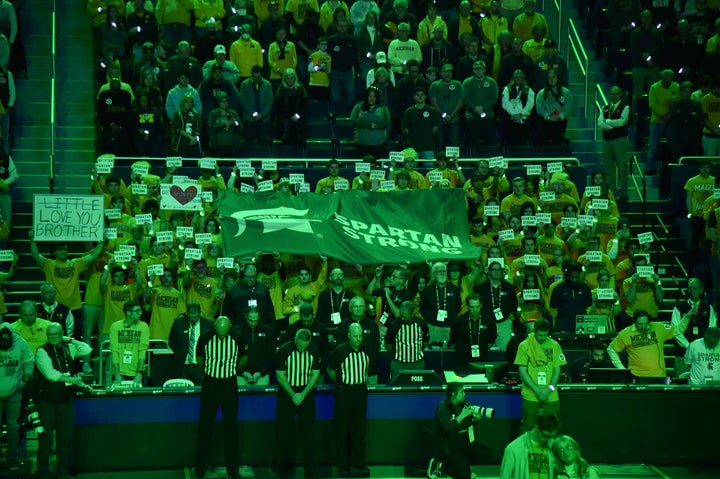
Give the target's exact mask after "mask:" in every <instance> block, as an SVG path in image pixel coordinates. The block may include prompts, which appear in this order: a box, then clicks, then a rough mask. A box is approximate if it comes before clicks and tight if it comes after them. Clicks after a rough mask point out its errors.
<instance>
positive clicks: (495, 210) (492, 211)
mask: <svg viewBox="0 0 720 479" xmlns="http://www.w3.org/2000/svg"><path fill="white" fill-rule="evenodd" d="M483 214H484V215H485V216H500V206H498V205H485V207H484V208H483Z"/></svg>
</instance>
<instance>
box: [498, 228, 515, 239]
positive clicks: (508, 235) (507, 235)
mask: <svg viewBox="0 0 720 479" xmlns="http://www.w3.org/2000/svg"><path fill="white" fill-rule="evenodd" d="M514 238H515V231H513V230H502V231H499V232H498V239H501V240H503V241H510V240H512V239H514Z"/></svg>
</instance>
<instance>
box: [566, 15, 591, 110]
mask: <svg viewBox="0 0 720 479" xmlns="http://www.w3.org/2000/svg"><path fill="white" fill-rule="evenodd" d="M567 39H568V44H567V48H566V53H565V58H568V59H569V58H570V49H571V48H572V52H573V54H574V55H575V60H577V62H578V65H580V73H582V75H583V77H585V95H584V96H583V110H584V111H585V118H587V116H588V108H587V103H588V83H589V76H590V62H589V61H588V56H587V52H586V51H585V47H584V46H583V44H582V40H581V39H580V35H579V34H578V31H577V28H575V22H573V20H572V18H570V19H568V34H567Z"/></svg>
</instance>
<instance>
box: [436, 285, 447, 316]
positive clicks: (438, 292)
mask: <svg viewBox="0 0 720 479" xmlns="http://www.w3.org/2000/svg"><path fill="white" fill-rule="evenodd" d="M435 297H436V298H437V309H438V310H441V309H442V310H445V307H446V306H447V285H443V295H442V297H443V299H442V306H441V305H440V288H439V287H438V285H437V283H435Z"/></svg>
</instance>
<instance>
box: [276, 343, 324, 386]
mask: <svg viewBox="0 0 720 479" xmlns="http://www.w3.org/2000/svg"><path fill="white" fill-rule="evenodd" d="M320 363H321V356H320V351H319V350H318V348H317V346H315V345H314V344H312V343H311V344H310V345H309V346H308V348H307V349H306V350H305V351H303V352H300V351H298V350H297V347H295V342H294V341H289V342H287V343H285V344H283V345H282V346H280V349H279V350H278V356H277V370H278V371H283V372H284V373H285V377H286V378H287V382H288V384H290V386H291V387H293V388H304V387H305V386H307V384H308V383H309V382H310V376H311V374H312V372H313V371H314V370H320Z"/></svg>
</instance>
